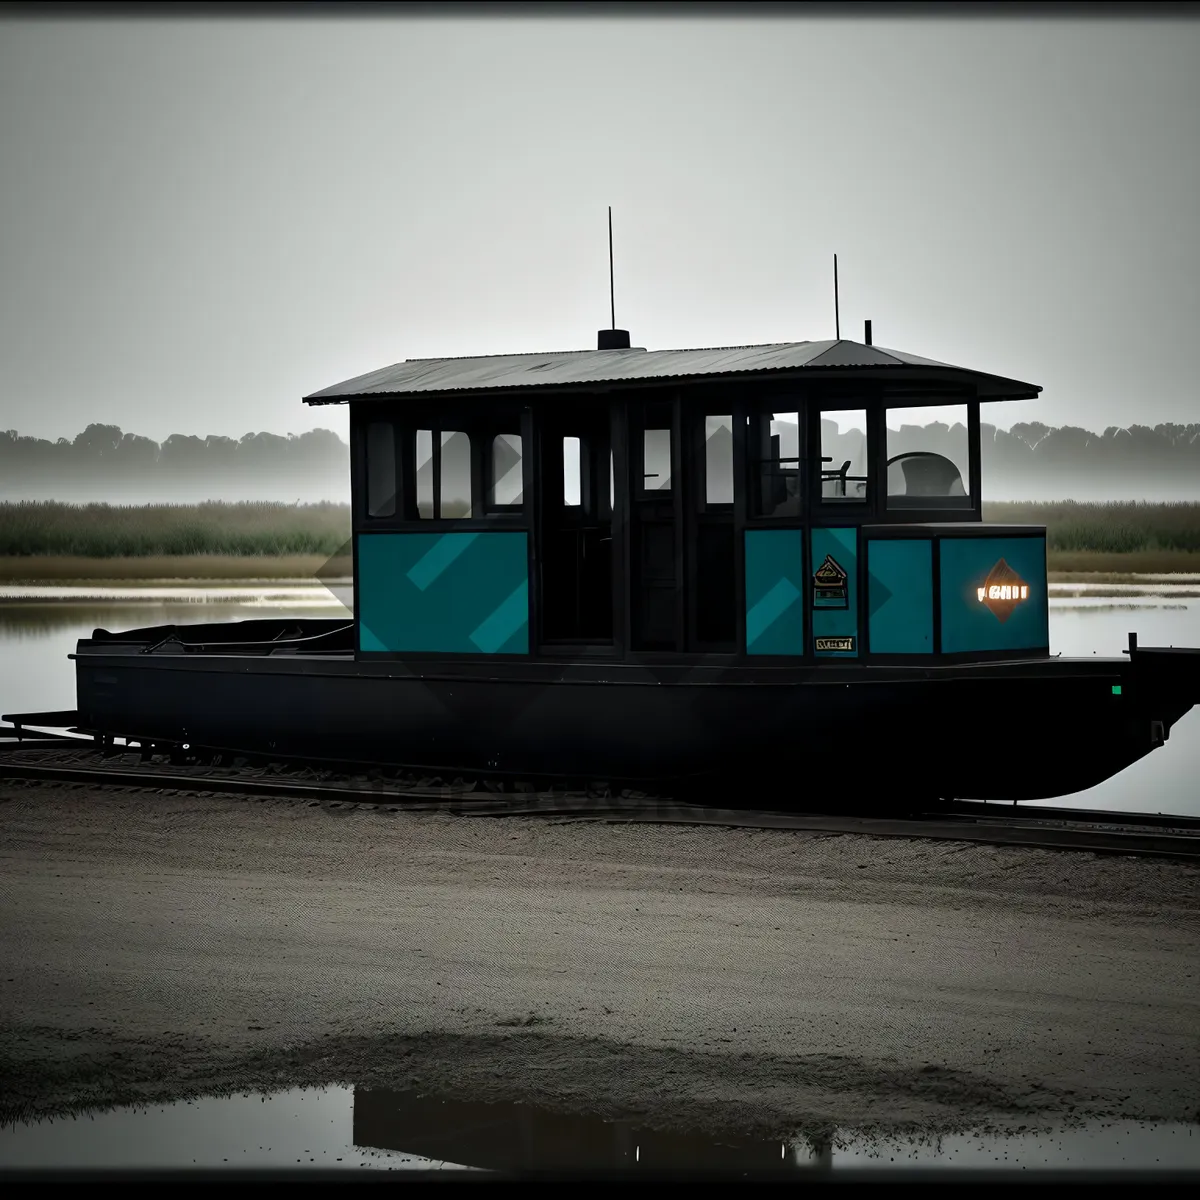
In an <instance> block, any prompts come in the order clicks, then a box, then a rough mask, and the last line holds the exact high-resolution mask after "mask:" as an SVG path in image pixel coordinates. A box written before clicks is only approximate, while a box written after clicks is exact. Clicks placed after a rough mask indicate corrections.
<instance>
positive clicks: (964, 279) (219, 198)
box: [0, 17, 1200, 440]
mask: <svg viewBox="0 0 1200 1200" xmlns="http://www.w3.org/2000/svg"><path fill="white" fill-rule="evenodd" d="M609 204H611V205H612V206H613V213H614V217H613V220H614V227H615V240H616V300H617V324H618V325H621V326H623V327H625V328H628V329H629V330H630V331H631V333H632V336H633V342H634V344H635V345H639V346H646V347H649V348H664V347H685V346H712V345H730V344H741V343H747V342H773V341H791V340H802V339H806V338H814V339H815V338H826V337H832V336H833V312H832V283H831V256H832V254H833V252H834V251H835V250H836V251H837V253H838V255H839V266H840V274H841V296H842V331H843V333H844V334H846V335H847V336H849V337H853V338H855V339H861V337H862V321H863V319H864V318H866V317H870V318H872V319H873V321H874V323H875V341H876V343H877V344H879V345H882V346H893V347H895V348H897V349H902V350H908V351H911V352H913V353H916V354H922V355H926V356H929V357H931V358H936V359H942V360H944V361H947V362H951V363H956V364H959V365H962V366H967V367H972V368H977V369H981V370H990V371H995V372H997V373H1001V374H1009V375H1013V376H1016V377H1017V378H1020V379H1026V380H1029V381H1032V382H1034V383H1039V384H1042V385H1043V386H1044V388H1045V392H1044V394H1043V398H1042V399H1041V400H1040V401H1037V402H1026V403H1022V404H1018V405H1006V406H996V407H993V408H991V409H990V410H986V411H985V420H987V419H992V420H994V421H995V422H996V423H998V424H1001V425H1004V426H1007V425H1009V424H1011V422H1012V421H1014V420H1031V419H1038V420H1043V421H1045V422H1047V423H1048V424H1065V423H1070V424H1080V425H1084V426H1087V427H1089V428H1093V429H1097V430H1100V429H1103V428H1104V427H1105V426H1106V425H1113V424H1115V425H1128V424H1130V423H1133V422H1142V423H1148V424H1154V423H1156V422H1158V421H1164V420H1173V421H1180V422H1186V421H1189V420H1198V419H1200V402H1198V401H1197V398H1196V395H1195V386H1194V377H1193V371H1194V366H1193V361H1192V360H1193V358H1194V346H1195V343H1196V340H1197V337H1198V335H1200V320H1198V318H1200V305H1198V303H1197V299H1198V294H1197V293H1198V287H1200V283H1198V281H1200V232H1198V230H1197V222H1198V219H1200V218H1198V215H1197V214H1198V213H1200V21H1190V22H1180V23H1171V22H1167V21H1163V20H1155V21H1147V22H1145V23H1139V22H1136V21H1131V20H1123V21H1117V22H1113V23H1107V22H1102V21H1096V20H1088V21H1079V22H1067V21H1063V22H1058V21H1050V20H1028V19H1024V20H1022V19H1016V20H1009V21H990V20H986V21H985V20H970V21H957V22H956V21H933V20H914V19H906V20H900V21H894V22H887V21H884V20H882V19H859V20H844V21H830V20H827V19H822V20H818V19H813V18H807V19H804V18H801V19H796V18H790V19H783V20H777V21H766V20H762V19H755V20H746V21H737V20H731V19H728V18H726V19H716V20H702V19H690V20H676V21H671V20H668V19H665V18H663V19H649V18H641V19H625V20H620V19H599V18H590V19H570V18H559V19H550V20H532V19H517V18H511V17H510V18H507V19H501V20H496V21H486V20H483V19H472V20H466V19H458V20H448V21H441V22H438V21H430V20H421V21H418V20H413V19H382V20H365V19H350V20H344V21H336V20H323V21H301V20H296V19H292V20H274V21H248V20H237V21H232V20H231V21H228V22H224V23H221V22H216V21H207V22H205V21H181V20H176V21H162V22H129V21H105V22H95V23H84V22H73V21H58V22H48V23H16V22H3V23H0V214H2V220H0V429H3V428H14V427H15V428H18V429H20V430H21V431H22V432H23V433H28V434H35V435H38V436H42V437H50V438H53V437H59V436H68V437H69V436H73V435H74V434H75V433H76V432H78V431H79V430H80V429H81V428H83V426H84V425H85V424H87V423H88V422H89V421H105V422H113V423H116V424H118V425H120V426H122V428H124V429H127V430H132V431H134V432H138V433H143V434H146V435H148V436H150V437H153V438H155V439H159V440H161V439H162V438H163V437H165V436H167V435H168V434H170V433H172V432H182V433H196V434H201V435H203V434H208V433H220V434H227V435H231V436H240V435H242V434H244V433H246V432H248V431H249V430H252V429H253V430H258V429H268V430H272V431H275V432H280V433H283V432H288V431H292V432H300V431H302V430H304V429H309V428H312V427H314V426H326V427H332V428H335V429H337V430H338V431H339V432H344V430H345V421H344V410H341V409H316V410H311V411H310V410H308V409H306V408H305V407H304V406H302V405H301V404H300V397H301V396H302V395H303V394H304V393H306V392H310V391H314V390H316V389H318V388H321V387H324V386H326V385H328V384H332V383H335V382H337V381H339V380H341V379H344V378H347V377H350V376H353V375H356V374H359V373H362V372H364V371H369V370H373V369H375V368H377V367H381V366H384V365H386V364H389V363H392V362H396V361H398V360H400V359H404V358H418V357H429V356H436V355H472V354H487V353H503V352H515V351H522V350H548V349H575V348H590V347H593V346H594V345H595V331H596V329H598V328H600V327H601V326H606V325H607V324H608V260H607V234H606V206H607V205H609Z"/></svg>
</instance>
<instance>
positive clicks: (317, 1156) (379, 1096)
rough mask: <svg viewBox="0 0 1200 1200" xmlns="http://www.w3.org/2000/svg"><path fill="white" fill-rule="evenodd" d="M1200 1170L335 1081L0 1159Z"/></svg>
mask: <svg viewBox="0 0 1200 1200" xmlns="http://www.w3.org/2000/svg"><path fill="white" fill-rule="evenodd" d="M297 1165H299V1166H302V1167H334V1168H337V1167H373V1168H377V1169H382V1170H397V1169H399V1170H405V1169H408V1170H412V1169H424V1170H428V1169H430V1168H438V1167H442V1168H445V1167H449V1168H458V1169H461V1168H464V1167H465V1168H475V1169H482V1170H504V1169H509V1170H514V1169H518V1170H519V1169H538V1168H556V1167H564V1166H565V1167H575V1168H586V1167H592V1168H604V1167H628V1168H630V1169H634V1170H636V1169H637V1168H638V1167H643V1168H650V1169H655V1168H658V1169H670V1168H675V1169H681V1168H683V1169H686V1168H689V1167H697V1166H700V1167H711V1168H716V1169H721V1168H726V1169H730V1168H732V1169H744V1170H762V1169H769V1168H773V1167H779V1168H782V1169H784V1170H803V1169H805V1168H809V1167H812V1166H814V1165H824V1166H828V1167H831V1168H833V1169H834V1170H837V1169H838V1168H839V1167H841V1168H844V1167H853V1168H863V1167H891V1168H895V1167H897V1166H901V1167H903V1166H909V1167H930V1166H947V1167H957V1168H963V1167H968V1168H974V1167H978V1168H984V1169H989V1170H996V1169H997V1168H1013V1169H1016V1170H1020V1169H1022V1168H1025V1169H1029V1168H1087V1169H1091V1170H1096V1169H1112V1170H1121V1169H1123V1168H1124V1169H1135V1170H1146V1169H1163V1170H1169V1169H1196V1168H1200V1127H1197V1126H1191V1125H1182V1124H1148V1123H1141V1122H1135V1121H1105V1122H1096V1123H1090V1124H1083V1125H1080V1126H1078V1127H1076V1128H1068V1129H1062V1128H1058V1129H1055V1128H1050V1129H1045V1130H1037V1131H1033V1130H1025V1131H1024V1132H1018V1133H1015V1134H1011V1135H995V1134H991V1135H987V1134H970V1133H967V1134H955V1135H953V1136H946V1137H943V1138H940V1139H936V1140H930V1139H920V1140H915V1139H911V1138H905V1137H890V1138H889V1137H878V1136H874V1137H870V1138H868V1137H866V1136H862V1135H856V1134H855V1133H854V1132H853V1131H848V1130H839V1131H838V1132H837V1133H836V1134H835V1135H834V1136H833V1137H832V1138H831V1139H829V1140H828V1141H826V1142H823V1143H816V1144H814V1143H811V1142H808V1141H805V1140H790V1139H788V1140H784V1139H769V1140H767V1139H755V1138H752V1137H747V1136H744V1135H741V1134H738V1133H736V1132H732V1131H731V1132H729V1133H727V1134H722V1135H719V1136H713V1135H709V1134H699V1133H691V1134H689V1133H686V1132H678V1131H662V1130H658V1129H655V1128H653V1127H652V1126H649V1125H647V1124H646V1121H645V1118H644V1117H641V1118H638V1119H637V1120H629V1121H604V1120H602V1119H601V1118H599V1117H590V1116H580V1115H575V1114H562V1113H554V1112H549V1111H545V1110H542V1109H538V1108H533V1107H530V1106H526V1105H515V1104H476V1103H470V1102H460V1101H453V1100H445V1099H442V1098H440V1097H437V1096H420V1095H418V1094H416V1093H411V1092H409V1093H404V1092H386V1091H364V1090H356V1089H352V1088H325V1089H313V1090H295V1091H288V1092H279V1093H275V1094H274V1095H267V1096H233V1097H228V1098H212V1099H202V1100H191V1101H181V1102H179V1103H176V1104H168V1105H163V1106H153V1107H146V1108H142V1109H134V1108H124V1109H114V1110H110V1111H108V1112H101V1113H95V1114H92V1115H85V1116H81V1117H65V1118H61V1119H58V1120H54V1121H43V1122H40V1123H31V1124H26V1125H16V1126H10V1127H8V1128H6V1129H0V1167H7V1168H21V1167H25V1168H29V1167H48V1166H55V1167H68V1168H69V1167H77V1168H103V1167H120V1168H138V1167H143V1168H166V1169H169V1168H180V1167H182V1168H187V1167H193V1166H196V1167H217V1168H220V1167H225V1166H228V1167H295V1166H297Z"/></svg>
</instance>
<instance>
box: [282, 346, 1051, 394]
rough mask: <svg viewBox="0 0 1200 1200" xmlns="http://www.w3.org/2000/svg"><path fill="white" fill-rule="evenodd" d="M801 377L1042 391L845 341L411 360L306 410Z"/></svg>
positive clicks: (337, 390)
mask: <svg viewBox="0 0 1200 1200" xmlns="http://www.w3.org/2000/svg"><path fill="white" fill-rule="evenodd" d="M913 368H923V369H924V370H913ZM801 369H811V370H820V371H829V370H842V369H855V370H861V369H874V370H877V371H884V372H885V373H887V374H889V375H891V374H896V375H897V376H899V377H900V378H903V377H904V376H907V375H909V374H912V375H917V374H924V373H925V371H933V372H935V373H939V374H940V373H942V372H952V373H954V375H955V376H957V377H959V378H960V379H962V380H964V381H969V382H970V383H972V384H973V385H975V386H977V387H978V388H979V389H980V395H981V396H988V395H990V396H991V397H993V398H995V399H1004V398H1011V397H1017V396H1021V397H1028V396H1030V395H1033V394H1036V393H1037V392H1040V391H1041V388H1040V387H1038V386H1037V385H1035V384H1030V383H1021V382H1020V381H1019V380H1014V379H1003V378H1001V377H999V376H995V375H987V374H983V373H981V372H978V371H969V370H966V369H965V368H962V367H954V366H951V365H950V364H948V363H940V362H934V361H933V360H932V359H928V358H918V357H917V356H916V355H915V354H905V353H903V352H901V351H899V350H886V349H884V348H883V347H881V346H866V345H863V344H862V343H860V342H851V341H846V340H844V339H843V340H841V341H825V342H781V343H777V344H771V345H765V346H723V347H715V348H711V349H703V350H641V349H633V350H567V351H559V352H557V353H544V354H494V355H486V356H483V357H479V358H412V359H408V360H406V361H405V362H401V363H396V364H395V365H394V366H390V367H384V368H382V369H381V370H379V371H372V372H370V373H369V374H367V375H359V376H357V377H356V378H354V379H348V380H346V381H345V382H344V383H338V384H335V385H334V386H333V387H327V388H323V389H322V390H321V391H319V392H313V393H312V394H311V395H309V396H305V397H304V399H305V402H306V403H315V404H320V403H332V402H337V401H340V400H349V399H352V398H357V397H369V396H394V397H402V396H414V397H415V396H421V395H429V394H436V393H438V392H464V391H489V392H490V391H504V390H511V389H525V388H542V387H560V388H587V387H590V386H593V385H597V386H602V385H615V386H620V385H621V384H623V383H634V382H642V381H649V380H656V379H661V380H664V381H666V380H671V379H684V378H705V377H710V376H712V377H720V376H723V375H748V374H757V373H762V372H768V371H770V372H789V371H796V370H801Z"/></svg>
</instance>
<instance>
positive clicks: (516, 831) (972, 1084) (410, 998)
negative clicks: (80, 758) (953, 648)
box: [0, 783, 1200, 1135]
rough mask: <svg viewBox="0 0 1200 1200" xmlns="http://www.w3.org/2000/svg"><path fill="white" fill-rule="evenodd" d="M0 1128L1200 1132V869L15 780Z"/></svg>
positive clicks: (4, 790)
mask: <svg viewBox="0 0 1200 1200" xmlns="http://www.w3.org/2000/svg"><path fill="white" fill-rule="evenodd" d="M0 830H2V833H3V836H2V840H0V857H2V860H3V861H2V868H3V882H2V884H0V889H2V896H3V913H4V917H3V924H2V928H0V962H3V964H4V970H3V972H2V976H3V978H2V983H3V988H2V991H0V1118H2V1119H3V1120H6V1121H8V1120H12V1119H15V1118H18V1117H24V1116H30V1115H34V1114H39V1113H51V1112H62V1111H68V1110H72V1109H78V1108H81V1107H104V1106H108V1105H111V1104H115V1103H124V1102H129V1101H135V1100H145V1101H151V1100H154V1101H161V1100H168V1099H175V1098H181V1097H183V1096H187V1095H197V1094H204V1093H222V1092H231V1091H236V1090H241V1089H247V1088H255V1089H257V1088H262V1089H267V1090H273V1089H277V1088H282V1087H288V1086H299V1085H315V1084H321V1083H334V1082H337V1083H354V1084H359V1085H365V1086H372V1085H374V1086H393V1087H402V1088H403V1087H411V1086H414V1085H416V1086H421V1087H427V1088H429V1089H430V1090H438V1091H444V1092H447V1093H449V1094H452V1095H457V1096H461V1097H463V1098H468V1097H475V1098H478V1099H497V1100H499V1099H505V1100H528V1101H532V1102H537V1103H540V1104H549V1105H557V1106H560V1107H562V1108H565V1109H568V1110H572V1111H576V1112H592V1113H597V1114H600V1115H603V1116H617V1115H620V1114H630V1115H632V1114H636V1113H640V1114H646V1115H647V1117H648V1118H650V1119H651V1120H653V1121H654V1122H657V1123H662V1124H664V1125H672V1126H690V1127H692V1128H695V1129H713V1130H718V1129H727V1130H731V1129H736V1130H744V1131H746V1132H751V1131H754V1132H759V1133H763V1134H770V1135H776V1134H781V1133H787V1132H794V1131H812V1130H815V1129H819V1128H823V1127H828V1126H829V1125H833V1124H836V1125H840V1126H842V1127H864V1126H866V1127H869V1126H890V1127H897V1126H904V1127H908V1128H913V1127H921V1128H925V1129H929V1130H940V1129H952V1128H959V1127H962V1126H964V1125H970V1126H992V1127H1011V1126H1015V1125H1021V1124H1036V1123H1042V1122H1049V1121H1059V1120H1061V1119H1062V1118H1064V1117H1076V1118H1079V1117H1085V1116H1123V1117H1134V1118H1145V1119H1169V1120H1181V1119H1182V1120H1200V871H1198V870H1196V869H1195V868H1192V867H1188V866H1182V865H1178V864H1164V863H1156V862H1150V861H1141V860H1136V859H1114V858H1096V857H1093V856H1091V855H1087V854H1077V853H1056V852H1047V851H1035V850H1025V849H1021V848H1015V847H983V846H973V845H962V844H939V843H931V842H920V841H902V840H898V839H896V840H893V839H881V840H866V839H858V838H853V837H823V836H819V835H813V834H804V833H791V832H778V831H736V830H721V829H705V828H698V829H697V828H685V827H661V828H654V827H637V826H608V825H601V824H580V823H550V822H549V821H536V820H526V819H521V818H507V819H504V820H497V819H495V818H486V817H457V818H456V817H447V816H420V815H390V816H389V815H385V814H383V813H379V812H374V811H369V810H353V809H345V808H340V809H328V808H319V807H309V806H307V805H305V804H303V803H300V802H296V803H289V802H281V801H274V800H272V801H264V802H260V803H256V802H250V801H247V800H245V799H225V798H221V797H215V798H214V797H195V798H187V797H183V798H181V797H178V796H174V797H164V796H160V795H157V794H155V793H151V792H146V793H140V794H136V795H131V794H127V793H126V794H118V793H108V794H99V795H97V794H88V793H87V792H86V791H84V790H82V789H77V790H72V789H68V788H63V787H58V786H25V785H20V784H13V783H3V784H0Z"/></svg>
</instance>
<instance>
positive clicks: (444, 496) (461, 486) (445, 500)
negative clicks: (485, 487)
mask: <svg viewBox="0 0 1200 1200" xmlns="http://www.w3.org/2000/svg"><path fill="white" fill-rule="evenodd" d="M441 447H442V461H441V480H440V483H441V489H440V500H441V506H440V511H439V513H438V515H439V516H440V517H441V518H442V520H450V519H459V518H462V517H469V516H470V515H471V439H470V437H468V435H467V434H465V433H462V432H460V431H457V430H449V429H443V430H442V431H441Z"/></svg>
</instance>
